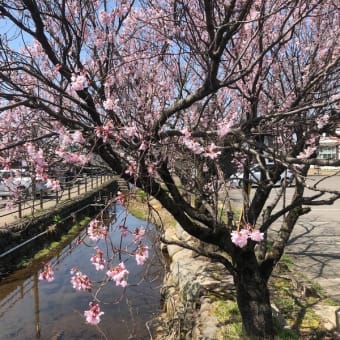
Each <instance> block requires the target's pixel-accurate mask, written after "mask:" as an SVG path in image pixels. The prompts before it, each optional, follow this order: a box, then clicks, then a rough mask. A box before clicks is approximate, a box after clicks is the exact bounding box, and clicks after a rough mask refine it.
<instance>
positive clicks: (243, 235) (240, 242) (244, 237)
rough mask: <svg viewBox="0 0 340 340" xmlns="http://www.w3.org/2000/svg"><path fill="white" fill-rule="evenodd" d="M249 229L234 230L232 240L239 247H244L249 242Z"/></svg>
mask: <svg viewBox="0 0 340 340" xmlns="http://www.w3.org/2000/svg"><path fill="white" fill-rule="evenodd" d="M248 236H249V231H248V230H247V229H241V230H240V231H238V230H234V231H232V232H231V241H232V242H233V243H234V244H235V245H236V246H238V247H240V248H244V247H245V246H246V245H247V243H248Z"/></svg>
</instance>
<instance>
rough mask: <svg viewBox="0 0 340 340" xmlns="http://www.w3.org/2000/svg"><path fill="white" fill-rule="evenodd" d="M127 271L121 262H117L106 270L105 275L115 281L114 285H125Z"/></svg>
mask: <svg viewBox="0 0 340 340" xmlns="http://www.w3.org/2000/svg"><path fill="white" fill-rule="evenodd" d="M128 274H129V271H128V270H127V269H126V268H125V265H124V263H123V262H121V263H119V264H118V265H117V266H115V267H111V268H110V269H109V270H108V271H107V272H106V275H107V276H108V277H109V278H110V279H111V280H113V281H115V282H116V286H121V287H123V288H124V287H126V286H127V280H126V278H127V276H128Z"/></svg>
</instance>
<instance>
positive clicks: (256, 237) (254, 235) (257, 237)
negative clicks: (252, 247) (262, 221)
mask: <svg viewBox="0 0 340 340" xmlns="http://www.w3.org/2000/svg"><path fill="white" fill-rule="evenodd" d="M263 237H264V234H263V233H261V232H260V230H258V229H256V230H253V231H250V232H249V238H250V239H251V240H252V241H255V242H261V241H263Z"/></svg>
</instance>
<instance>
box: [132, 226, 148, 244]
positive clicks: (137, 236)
mask: <svg viewBox="0 0 340 340" xmlns="http://www.w3.org/2000/svg"><path fill="white" fill-rule="evenodd" d="M132 235H133V242H135V243H138V242H140V241H141V240H142V239H143V238H144V236H145V228H142V227H137V228H135V229H134V230H133V232H132Z"/></svg>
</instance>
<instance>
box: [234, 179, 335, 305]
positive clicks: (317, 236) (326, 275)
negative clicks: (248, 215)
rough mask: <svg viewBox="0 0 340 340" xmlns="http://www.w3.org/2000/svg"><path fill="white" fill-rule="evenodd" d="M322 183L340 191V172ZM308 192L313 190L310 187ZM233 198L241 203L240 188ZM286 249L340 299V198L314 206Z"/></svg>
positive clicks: (297, 227)
mask: <svg viewBox="0 0 340 340" xmlns="http://www.w3.org/2000/svg"><path fill="white" fill-rule="evenodd" d="M320 178H321V177H320V176H311V177H309V178H308V183H315V181H317V180H319V179H320ZM322 187H324V188H330V189H332V190H339V191H340V176H335V177H332V178H329V179H327V180H326V181H325V182H324V183H323V185H322ZM293 191H294V188H289V189H288V192H287V198H290V197H291V196H292V194H293ZM307 194H309V195H311V194H312V192H311V191H307ZM272 196H273V195H272ZM231 198H232V202H233V203H234V204H235V205H237V204H238V203H239V202H240V198H241V196H240V191H239V190H233V191H232V192H231ZM279 204H281V205H282V202H280V203H279ZM286 253H287V254H289V255H290V256H291V257H293V258H294V259H295V261H294V262H295V264H296V266H297V269H298V270H300V271H301V272H303V273H304V274H305V275H306V276H307V277H309V278H310V279H313V280H314V281H316V282H317V283H319V284H320V285H321V287H322V288H323V289H324V290H325V291H326V293H327V295H328V296H330V297H332V298H333V299H336V300H338V301H340V199H339V200H337V201H336V202H335V203H334V204H333V205H324V206H315V207H312V211H311V212H310V213H309V214H307V215H304V216H302V217H301V218H300V219H299V221H298V223H297V225H296V226H295V228H294V231H293V233H292V235H291V239H290V242H289V245H288V246H287V248H286Z"/></svg>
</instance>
